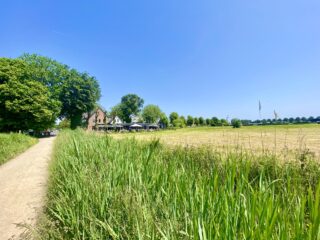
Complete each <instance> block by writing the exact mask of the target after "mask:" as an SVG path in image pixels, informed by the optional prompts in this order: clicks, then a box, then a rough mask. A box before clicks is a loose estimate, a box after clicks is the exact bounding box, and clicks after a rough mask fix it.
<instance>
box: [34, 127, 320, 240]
mask: <svg viewBox="0 0 320 240" xmlns="http://www.w3.org/2000/svg"><path fill="white" fill-rule="evenodd" d="M50 170H51V176H50V183H49V189H48V196H47V197H48V202H47V206H46V209H45V217H44V219H43V220H42V222H41V224H39V229H38V234H39V235H38V237H40V238H41V239H79V240H80V239H310V240H311V239H319V238H320V184H319V181H320V169H319V165H318V163H316V162H314V159H313V158H312V156H310V155H303V153H302V155H300V157H299V158H297V159H292V161H290V162H288V163H283V162H282V163H280V161H278V159H277V158H276V156H275V155H271V154H268V155H263V156H262V155H259V156H256V155H254V154H252V153H251V152H246V151H234V152H232V151H228V152H225V153H222V152H221V151H219V152H216V151H214V150H213V149H212V148H209V147H200V148H186V147H175V148H171V149H168V148H167V147H166V146H164V145H162V144H161V143H160V142H159V141H157V140H153V141H151V142H144V141H136V140H134V139H122V140H115V139H114V138H112V137H110V136H106V135H97V134H88V133H85V132H83V131H74V132H71V131H67V132H62V133H61V134H60V135H59V136H58V139H57V141H56V145H55V154H54V160H53V162H52V165H51V168H50Z"/></svg>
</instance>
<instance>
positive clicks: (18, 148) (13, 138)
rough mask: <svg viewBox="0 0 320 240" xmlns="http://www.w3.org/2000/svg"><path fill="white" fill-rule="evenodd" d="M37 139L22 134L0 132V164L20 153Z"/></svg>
mask: <svg viewBox="0 0 320 240" xmlns="http://www.w3.org/2000/svg"><path fill="white" fill-rule="evenodd" d="M37 142H38V140H37V139H36V138H32V137H29V136H26V135H23V134H17V133H11V134H0V165H1V164H3V163H5V162H6V161H8V160H10V159H11V158H13V157H15V156H16V155H18V154H19V153H22V152H23V151H25V150H26V149H28V148H29V147H31V146H32V145H34V144H36V143H37Z"/></svg>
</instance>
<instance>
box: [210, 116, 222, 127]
mask: <svg viewBox="0 0 320 240" xmlns="http://www.w3.org/2000/svg"><path fill="white" fill-rule="evenodd" d="M210 124H211V126H221V122H220V120H219V119H218V118H217V117H213V118H211V122H210Z"/></svg>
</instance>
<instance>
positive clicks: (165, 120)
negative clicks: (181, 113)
mask: <svg viewBox="0 0 320 240" xmlns="http://www.w3.org/2000/svg"><path fill="white" fill-rule="evenodd" d="M159 123H160V124H161V125H162V127H164V128H166V127H168V126H169V119H168V117H167V115H166V114H165V113H161V116H160V122H159Z"/></svg>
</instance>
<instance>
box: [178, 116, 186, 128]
mask: <svg viewBox="0 0 320 240" xmlns="http://www.w3.org/2000/svg"><path fill="white" fill-rule="evenodd" d="M179 119H180V120H181V122H182V125H183V127H185V126H186V125H187V120H186V118H185V117H184V116H180V117H179Z"/></svg>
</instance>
